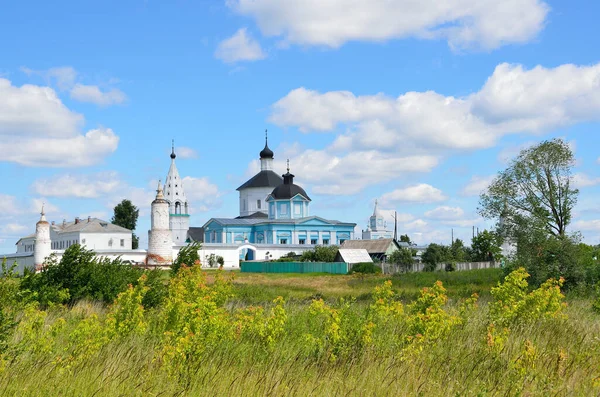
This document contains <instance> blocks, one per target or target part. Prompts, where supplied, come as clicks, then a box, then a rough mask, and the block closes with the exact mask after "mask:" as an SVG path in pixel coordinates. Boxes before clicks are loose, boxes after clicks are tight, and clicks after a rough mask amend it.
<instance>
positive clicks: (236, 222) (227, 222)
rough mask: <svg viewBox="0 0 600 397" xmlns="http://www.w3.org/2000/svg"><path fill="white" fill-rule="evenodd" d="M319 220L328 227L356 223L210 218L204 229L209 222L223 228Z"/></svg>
mask: <svg viewBox="0 0 600 397" xmlns="http://www.w3.org/2000/svg"><path fill="white" fill-rule="evenodd" d="M313 219H316V220H319V221H321V222H325V223H328V224H330V225H344V226H356V223H347V222H340V221H336V220H330V219H324V218H321V217H319V216H309V217H305V218H297V219H265V218H211V219H209V220H208V222H206V223H205V224H204V227H206V225H208V224H209V223H210V222H211V221H215V222H217V223H219V224H221V225H223V226H254V225H259V224H270V223H271V224H290V223H292V224H300V223H304V222H308V221H310V220H313Z"/></svg>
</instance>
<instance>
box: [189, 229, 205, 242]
mask: <svg viewBox="0 0 600 397" xmlns="http://www.w3.org/2000/svg"><path fill="white" fill-rule="evenodd" d="M188 237H189V238H190V240H192V241H195V242H198V243H203V242H204V228H203V227H190V228H189V229H188Z"/></svg>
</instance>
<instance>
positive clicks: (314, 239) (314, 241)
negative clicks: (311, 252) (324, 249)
mask: <svg viewBox="0 0 600 397" xmlns="http://www.w3.org/2000/svg"><path fill="white" fill-rule="evenodd" d="M317 241H318V240H317V239H316V238H311V239H310V243H311V244H312V245H317Z"/></svg>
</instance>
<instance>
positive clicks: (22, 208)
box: [0, 194, 59, 219]
mask: <svg viewBox="0 0 600 397" xmlns="http://www.w3.org/2000/svg"><path fill="white" fill-rule="evenodd" d="M42 204H43V205H44V211H45V212H46V214H53V213H57V212H58V211H59V209H58V208H57V207H56V206H55V205H53V204H52V203H51V202H49V201H48V200H47V199H46V198H43V197H35V198H31V199H29V203H27V202H23V200H17V198H16V197H15V196H11V195H8V194H0V218H2V219H9V218H15V217H19V216H22V215H33V214H39V213H40V212H41V210H42Z"/></svg>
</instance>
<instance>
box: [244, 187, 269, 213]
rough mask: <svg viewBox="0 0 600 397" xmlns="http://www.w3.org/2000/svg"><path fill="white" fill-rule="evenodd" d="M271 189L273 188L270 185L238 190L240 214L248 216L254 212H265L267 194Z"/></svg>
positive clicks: (266, 208) (266, 209)
mask: <svg viewBox="0 0 600 397" xmlns="http://www.w3.org/2000/svg"><path fill="white" fill-rule="evenodd" d="M272 191H273V188H272V187H270V186H266V187H251V188H246V189H243V190H240V216H248V215H252V214H254V213H256V212H262V213H263V214H267V211H268V207H267V205H268V204H267V196H268V195H269V194H270V193H271V192H272Z"/></svg>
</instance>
